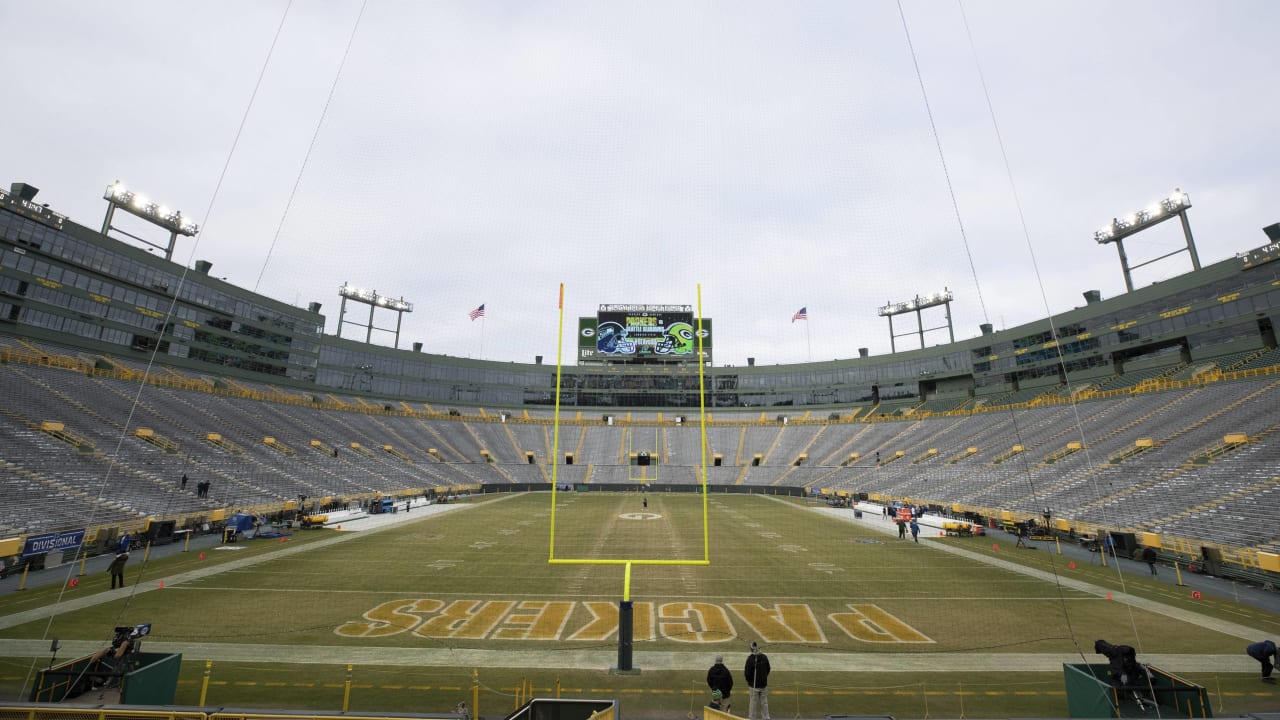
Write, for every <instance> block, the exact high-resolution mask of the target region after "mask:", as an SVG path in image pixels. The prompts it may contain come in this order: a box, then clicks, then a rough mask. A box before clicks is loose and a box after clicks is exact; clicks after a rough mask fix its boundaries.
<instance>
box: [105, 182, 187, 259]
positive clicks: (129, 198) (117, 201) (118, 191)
mask: <svg viewBox="0 0 1280 720" xmlns="http://www.w3.org/2000/svg"><path fill="white" fill-rule="evenodd" d="M102 199H103V200H106V201H107V216H106V217H105V218H103V219H102V234H103V235H106V234H107V232H108V231H109V230H115V231H116V232H118V233H120V234H121V235H127V236H128V237H131V238H133V239H134V240H137V241H138V242H140V243H142V244H144V245H150V246H151V247H153V248H158V249H160V250H164V259H165V260H169V261H170V262H172V261H173V247H174V245H176V244H177V243H178V236H179V235H185V236H187V237H193V236H195V234H196V233H198V232H200V226H199V225H197V224H196V223H195V221H194V220H192V219H191V218H189V217H187V216H185V215H183V214H182V213H181V212H180V211H178V210H170V209H169V208H167V207H165V206H164V205H161V204H160V203H155V202H151V201H150V200H147V199H146V198H145V197H143V196H142V195H141V194H139V193H136V192H134V191H133V190H129V189H128V188H126V187H125V186H124V185H122V184H121V183H120V181H119V180H117V181H115V182H113V183H111V184H110V185H108V186H107V190H106V192H105V193H103V195H102ZM116 208H120V209H121V210H124V211H125V212H127V213H129V214H131V215H137V216H138V217H140V218H142V219H143V220H146V221H147V222H149V223H151V224H152V225H157V226H159V227H162V228H164V229H165V230H168V231H169V244H168V245H167V246H165V245H157V244H155V243H153V242H151V241H150V240H145V239H143V238H140V237H138V236H137V235H131V234H130V233H127V232H125V231H124V230H121V229H120V228H118V227H112V226H111V218H113V217H114V216H115V214H116Z"/></svg>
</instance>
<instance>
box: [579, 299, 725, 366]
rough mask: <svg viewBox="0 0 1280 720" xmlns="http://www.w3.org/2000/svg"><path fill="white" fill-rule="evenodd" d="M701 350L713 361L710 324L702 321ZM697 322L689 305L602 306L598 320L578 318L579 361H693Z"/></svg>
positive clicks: (696, 339)
mask: <svg viewBox="0 0 1280 720" xmlns="http://www.w3.org/2000/svg"><path fill="white" fill-rule="evenodd" d="M702 349H703V353H704V357H705V359H706V360H707V361H708V362H710V354H711V353H710V350H711V321H710V320H708V319H707V318H703V319H702ZM697 352H698V320H697V318H696V317H695V316H694V314H693V309H692V308H691V307H690V306H688V305H601V306H600V311H599V312H598V313H597V315H596V317H594V318H590V317H585V318H578V360H579V361H584V360H585V361H594V362H620V363H627V362H645V363H651V362H693V361H696V360H697V358H698V355H697Z"/></svg>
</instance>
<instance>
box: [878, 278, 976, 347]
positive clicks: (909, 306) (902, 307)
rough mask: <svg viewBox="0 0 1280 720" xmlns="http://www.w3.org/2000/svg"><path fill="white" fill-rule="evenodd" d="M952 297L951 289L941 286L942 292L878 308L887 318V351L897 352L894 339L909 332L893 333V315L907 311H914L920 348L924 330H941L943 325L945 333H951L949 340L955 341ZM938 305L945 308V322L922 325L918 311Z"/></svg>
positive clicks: (922, 342) (922, 343)
mask: <svg viewBox="0 0 1280 720" xmlns="http://www.w3.org/2000/svg"><path fill="white" fill-rule="evenodd" d="M954 299H955V296H954V295H952V294H951V291H950V290H948V289H946V288H943V289H942V292H940V293H934V294H932V295H917V296H915V297H914V298H912V299H910V300H907V301H906V302H899V303H894V302H891V303H888V304H887V305H885V306H884V307H882V308H880V309H879V310H878V311H877V312H878V313H879V314H880V317H887V318H889V351H890V352H898V348H897V345H896V343H895V339H896V338H899V337H901V336H902V335H909V334H910V333H902V334H901V335H895V334H894V332H893V316H894V315H903V314H906V313H909V312H914V313H915V314H916V331H915V332H917V333H918V334H919V335H920V348H921V349H924V334H925V333H926V332H929V331H933V330H941V329H942V328H944V327H945V328H946V329H947V333H948V334H950V335H951V342H953V343H954V342H955V341H956V332H955V329H954V328H953V327H952V326H951V301H952V300H954ZM939 305H941V306H943V307H945V308H946V312H947V324H946V325H939V326H938V327H932V328H926V327H925V326H924V319H923V318H922V316H921V315H920V311H922V310H925V309H927V308H931V307H938V306H939Z"/></svg>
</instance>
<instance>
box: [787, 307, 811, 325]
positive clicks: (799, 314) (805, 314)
mask: <svg viewBox="0 0 1280 720" xmlns="http://www.w3.org/2000/svg"><path fill="white" fill-rule="evenodd" d="M808 319H809V306H807V305H806V306H804V307H802V308H800V309H799V310H797V311H796V314H795V315H792V316H791V322H795V321H797V320H808Z"/></svg>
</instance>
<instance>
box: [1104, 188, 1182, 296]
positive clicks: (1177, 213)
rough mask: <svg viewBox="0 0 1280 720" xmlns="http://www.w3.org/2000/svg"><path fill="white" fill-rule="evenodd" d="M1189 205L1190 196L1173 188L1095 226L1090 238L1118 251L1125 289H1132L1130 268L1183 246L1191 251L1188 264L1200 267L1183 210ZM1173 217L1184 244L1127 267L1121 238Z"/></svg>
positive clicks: (1176, 252)
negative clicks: (1133, 210) (1105, 223)
mask: <svg viewBox="0 0 1280 720" xmlns="http://www.w3.org/2000/svg"><path fill="white" fill-rule="evenodd" d="M1189 209H1191V197H1190V196H1189V195H1187V194H1186V193H1184V192H1182V191H1181V190H1179V189H1177V188H1174V190H1173V192H1172V193H1170V194H1169V197H1166V198H1161V199H1160V200H1157V201H1156V202H1154V203H1151V204H1150V205H1148V206H1147V207H1146V208H1144V209H1142V210H1138V211H1137V212H1132V213H1129V214H1128V215H1125V216H1124V217H1122V218H1112V220H1111V224H1110V225H1107V226H1105V227H1103V228H1101V229H1099V230H1098V231H1097V232H1095V233H1094V234H1093V239H1094V241H1095V242H1097V243H1098V244H1099V245H1105V244H1107V243H1115V244H1116V250H1118V251H1119V252H1120V269H1121V270H1122V271H1123V272H1124V285H1125V287H1126V288H1128V289H1129V292H1133V276H1132V273H1131V271H1132V270H1134V269H1137V268H1140V267H1142V266H1143V265H1150V264H1151V263H1153V262H1157V261H1159V260H1163V259H1165V258H1167V257H1169V256H1171V255H1177V254H1178V253H1180V252H1182V251H1183V250H1186V251H1187V253H1188V254H1190V255H1191V267H1192V268H1194V269H1196V270H1199V269H1200V256H1199V255H1197V254H1196V241H1195V239H1194V238H1192V237H1191V223H1190V222H1188V221H1187V210H1189ZM1174 217H1177V218H1179V219H1180V220H1182V235H1183V237H1185V238H1186V240H1187V246H1186V247H1185V248H1179V249H1177V250H1174V251H1173V252H1167V253H1165V254H1164V255H1161V256H1160V257H1158V258H1154V259H1152V260H1148V261H1146V262H1144V263H1138V264H1137V265H1133V266H1132V267H1131V266H1130V265H1129V258H1128V256H1127V255H1125V254H1124V242H1123V241H1124V239H1125V238H1127V237H1129V236H1130V235H1132V234H1134V233H1139V232H1142V231H1143V230H1146V229H1147V228H1149V227H1151V226H1152V225H1158V224H1160V223H1162V222H1164V221H1165V220H1169V219H1171V218H1174Z"/></svg>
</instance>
